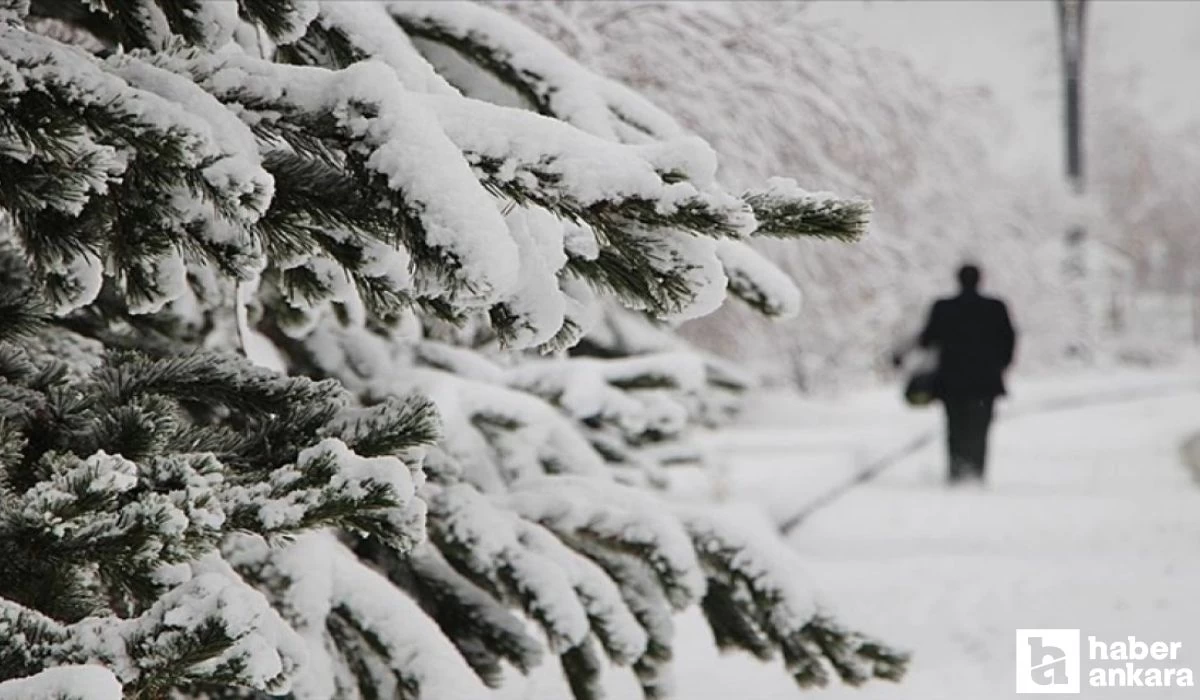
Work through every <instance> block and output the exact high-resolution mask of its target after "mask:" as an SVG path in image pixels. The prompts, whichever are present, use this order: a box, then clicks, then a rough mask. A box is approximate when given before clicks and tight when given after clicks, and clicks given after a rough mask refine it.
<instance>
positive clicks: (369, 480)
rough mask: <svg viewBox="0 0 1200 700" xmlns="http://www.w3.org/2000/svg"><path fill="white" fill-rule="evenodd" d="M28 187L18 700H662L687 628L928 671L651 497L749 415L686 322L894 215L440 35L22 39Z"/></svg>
mask: <svg viewBox="0 0 1200 700" xmlns="http://www.w3.org/2000/svg"><path fill="white" fill-rule="evenodd" d="M0 173H2V175H0V698H6V699H7V698H22V699H28V700H49V699H51V698H53V699H55V700H60V699H64V698H65V699H69V700H97V699H100V698H104V699H106V700H111V699H113V698H118V697H126V698H160V697H180V698H255V697H262V696H264V695H275V696H286V697H294V698H298V699H300V698H303V699H310V698H311V699H325V698H328V699H332V698H338V699H343V698H347V699H351V700H353V699H355V698H363V699H367V698H392V697H400V698H413V699H416V698H424V699H439V698H456V699H457V698H472V697H479V698H483V697H487V696H488V695H489V690H488V689H489V688H494V687H497V686H499V685H501V684H502V683H504V682H505V680H506V677H511V674H512V673H513V672H516V673H527V672H529V671H531V670H532V669H534V668H536V667H539V666H542V665H545V664H557V666H558V667H559V668H560V669H561V671H562V673H563V676H564V684H563V688H562V692H563V693H564V694H573V695H574V696H575V697H577V698H596V697H601V696H602V695H603V691H604V689H603V686H602V682H601V679H602V673H603V671H604V669H605V668H606V667H608V666H618V667H628V668H629V669H630V670H631V672H632V673H634V674H636V677H637V679H638V680H639V682H640V684H641V686H642V688H643V689H644V692H645V695H646V696H647V697H665V696H667V695H669V692H670V683H669V674H668V670H669V662H670V660H671V657H672V647H673V644H674V637H673V633H672V615H673V613H674V612H676V611H679V610H682V609H684V608H687V607H689V606H692V605H699V606H700V607H701V609H702V610H703V612H704V615H705V617H706V618H707V619H708V621H709V623H710V625H711V627H712V629H713V632H714V635H715V637H716V639H717V641H718V643H719V644H720V645H721V646H722V647H723V648H729V649H738V650H743V651H747V652H750V653H752V654H755V655H756V656H759V657H762V658H771V657H774V656H780V657H782V658H783V660H784V662H785V664H786V667H787V668H788V670H789V672H790V673H791V674H792V675H794V676H795V678H796V680H797V682H798V683H799V684H800V685H801V686H809V685H813V684H822V683H825V682H827V681H829V680H831V679H833V678H840V679H841V680H843V681H845V682H848V683H860V682H863V681H866V680H869V679H871V678H886V679H896V678H898V677H899V676H900V675H901V674H902V672H903V668H904V663H905V658H904V656H903V654H900V653H898V652H896V651H893V650H891V649H889V648H888V647H887V646H886V645H883V644H880V643H878V642H875V641H873V640H871V639H869V638H866V637H864V636H862V635H859V634H857V633H854V632H851V631H849V630H845V629H843V628H841V627H840V626H838V625H837V624H835V623H834V622H832V620H831V619H830V618H829V617H828V615H827V614H826V613H825V612H823V611H820V610H818V609H817V608H816V607H814V605H813V602H812V595H811V592H810V591H808V590H807V589H805V588H804V587H803V586H802V585H801V583H800V581H801V579H800V578H798V577H797V576H796V575H795V566H796V563H795V562H794V561H793V558H794V556H793V555H792V554H791V553H790V552H789V551H788V550H787V549H786V547H783V546H782V545H780V544H779V543H774V542H762V541H759V540H757V539H755V538H754V537H749V536H747V535H745V534H744V533H741V532H739V531H738V529H737V528H736V526H735V525H733V524H731V523H725V522H721V521H720V520H719V518H717V517H715V516H713V515H712V514H710V513H703V512H695V511H693V510H687V511H685V510H680V509H679V508H678V507H676V506H675V505H673V504H672V503H671V501H670V499H669V498H668V497H667V496H665V495H663V494H662V493H660V492H657V488H658V487H661V486H663V485H664V484H665V483H666V482H667V479H668V476H669V470H670V467H671V466H672V465H674V464H679V463H684V462H687V463H694V462H702V461H703V460H704V455H703V454H702V453H701V452H700V451H699V450H698V449H697V448H696V447H695V444H696V443H695V441H694V440H692V437H693V436H694V435H695V433H696V431H697V430H702V429H709V428H713V427H716V426H718V425H720V424H721V423H722V422H723V421H724V420H726V419H727V418H728V417H729V415H730V414H731V413H732V412H733V411H734V410H735V407H736V402H737V397H738V395H739V394H740V393H741V392H742V391H744V390H745V389H746V388H747V386H748V381H749V380H748V379H747V378H746V377H744V376H743V375H742V373H741V372H740V371H739V370H738V369H737V368H733V367H730V366H729V365H728V364H726V363H724V362H722V361H721V360H720V359H719V358H715V357H710V356H706V355H703V354H701V353H698V352H696V351H695V350H693V349H691V348H690V347H688V346H687V345H686V344H685V343H683V342H682V341H680V340H678V339H677V338H676V337H675V336H673V335H672V334H671V333H670V332H669V328H668V327H667V326H665V325H663V324H664V323H665V322H672V321H680V320H684V319H688V318H693V317H696V316H700V315H703V314H706V313H708V312H710V311H712V310H713V309H715V308H716V307H717V306H719V305H720V304H721V303H723V301H724V300H725V298H726V296H727V294H730V293H732V294H733V295H734V296H736V297H739V298H741V299H742V300H744V301H746V302H747V303H749V304H751V305H752V306H753V307H754V308H756V309H758V310H760V311H762V312H763V313H765V314H768V315H787V314H789V313H794V311H795V309H796V308H797V305H798V304H799V294H798V292H797V291H796V289H795V287H794V286H793V285H792V284H791V282H790V281H789V280H788V279H787V277H786V275H784V274H783V273H782V272H781V271H779V270H778V269H777V268H776V267H775V266H774V265H772V264H771V263H770V262H769V261H768V260H766V259H765V258H763V257H762V256H761V255H759V254H758V253H757V252H756V251H755V249H754V248H753V247H752V246H751V245H750V244H751V242H752V241H753V240H754V238H755V237H756V236H771V237H776V238H778V237H784V238H786V237H796V236H819V237H828V238H839V239H847V240H849V239H854V238H856V237H857V236H859V235H860V234H861V233H862V232H863V229H864V227H865V222H866V216H867V213H868V208H867V205H866V204H865V203H864V202H861V201H858V200H852V199H850V200H847V199H841V198H838V197H836V196H833V195H827V194H813V193H809V192H806V191H804V190H802V189H801V188H800V187H799V186H798V185H797V184H796V183H795V182H794V181H790V180H774V181H772V182H770V183H768V184H767V185H766V186H765V187H764V188H762V189H761V190H756V191H752V192H747V193H742V194H736V193H730V192H728V191H726V190H725V189H723V188H722V187H721V184H720V182H719V180H718V178H717V177H716V161H715V156H714V155H713V152H712V150H711V149H710V148H709V147H708V146H707V145H706V144H705V143H704V142H703V141H701V140H699V139H698V138H696V137H694V136H692V135H690V134H688V133H686V132H685V131H684V130H683V129H681V128H680V127H679V126H678V125H677V124H676V123H675V122H674V121H673V120H672V119H671V118H670V117H669V116H667V115H665V114H663V113H662V112H660V111H659V110H657V109H656V108H654V107H653V106H652V105H650V104H649V103H648V102H646V101H644V100H642V99H641V98H639V97H638V96H637V95H636V94H634V93H633V92H631V91H630V90H628V89H626V88H624V87H622V86H620V85H618V84H616V83H613V82H611V81H608V80H606V79H603V78H601V77H599V76H596V75H594V74H591V73H589V72H588V71H587V70H586V69H584V68H583V67H582V66H579V65H578V64H576V63H575V62H573V61H572V60H571V59H570V58H568V57H567V56H565V55H563V54H562V53H560V52H559V51H557V50H556V49H554V48H553V47H552V46H551V45H550V44H549V43H548V42H547V41H545V40H544V39H543V38H541V37H539V36H537V35H536V34H534V33H532V32H530V31H529V30H528V29H526V28H524V27H523V26H521V25H520V24H518V23H516V22H514V21H513V20H511V19H509V18H508V17H506V16H505V15H503V14H502V13H499V12H498V11H496V10H494V9H491V8H488V7H485V6H479V5H473V4H459V3H449V2H432V3H423V2H414V3H405V2H399V3H374V2H343V1H330V2H294V1H293V0H241V1H240V2H236V3H234V2H208V1H206V0H175V1H173V2H161V3H160V2H154V1H153V0H105V1H104V2H74V1H73V0H30V1H25V0H4V2H3V3H0ZM509 679H510V680H511V678H509Z"/></svg>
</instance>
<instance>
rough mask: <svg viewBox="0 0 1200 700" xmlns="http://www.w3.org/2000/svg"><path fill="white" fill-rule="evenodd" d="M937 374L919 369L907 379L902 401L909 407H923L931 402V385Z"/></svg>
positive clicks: (933, 371) (932, 394) (932, 398)
mask: <svg viewBox="0 0 1200 700" xmlns="http://www.w3.org/2000/svg"><path fill="white" fill-rule="evenodd" d="M936 377H937V372H936V371H935V370H931V369H919V370H917V371H915V372H913V373H912V374H911V375H909V377H908V382H906V383H905V385H904V400H905V401H906V402H908V405H909V406H925V405H928V404H930V403H932V402H933V400H934V398H936V397H935V396H934V393H933V383H934V380H935V378H936Z"/></svg>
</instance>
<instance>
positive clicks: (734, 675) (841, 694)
mask: <svg viewBox="0 0 1200 700" xmlns="http://www.w3.org/2000/svg"><path fill="white" fill-rule="evenodd" d="M1195 369H1196V368H1195V367H1194V366H1189V367H1185V368H1182V369H1178V370H1172V371H1157V372H1153V373H1151V372H1139V371H1124V370H1123V371H1115V370H1113V371H1105V372H1093V373H1091V374H1088V375H1077V376H1073V377H1071V378H1069V379H1046V378H1043V379H1039V380H1030V381H1025V382H1021V381H1019V380H1018V381H1016V382H1015V383H1014V386H1013V393H1014V395H1015V398H1014V400H1013V401H1011V402H1009V403H1008V404H1007V405H1006V406H1004V408H1003V409H1002V412H1003V415H1006V416H1007V417H1006V418H1004V419H1003V420H1001V422H1000V423H999V424H998V425H997V427H996V429H995V430H994V432H993V443H992V464H991V465H990V469H991V483H990V485H989V486H988V487H987V488H986V489H983V490H976V489H965V490H964V489H958V490H953V491H951V490H948V489H947V488H945V487H944V486H943V485H942V483H941V478H942V469H943V466H942V451H941V442H940V439H939V440H935V441H933V442H932V444H930V445H928V446H927V447H925V448H923V449H921V450H919V451H918V452H916V453H914V454H912V455H911V456H909V457H907V458H905V459H903V460H901V461H899V462H898V463H896V464H895V466H893V467H891V468H889V469H887V470H886V471H884V472H883V473H882V474H881V475H880V476H879V478H877V479H875V480H873V481H871V482H869V483H867V484H864V485H862V486H860V487H857V488H855V489H853V490H851V491H849V492H848V493H847V494H846V495H845V496H844V497H842V498H840V499H838V500H836V501H835V502H833V503H832V504H831V505H829V506H828V507H826V508H824V509H822V510H820V511H818V512H817V513H815V514H814V515H813V516H812V517H810V518H809V519H807V520H806V521H805V522H804V523H803V524H802V525H801V526H800V527H799V528H797V529H796V531H795V532H794V533H793V534H792V536H791V538H790V542H791V544H792V546H793V547H794V548H795V549H796V550H797V551H798V552H800V553H801V554H802V555H803V557H804V559H805V561H806V562H807V563H808V566H809V570H810V572H811V575H812V578H813V579H814V583H815V585H816V586H817V587H818V589H820V590H822V591H823V592H824V600H825V601H826V602H827V603H828V605H829V606H830V607H831V608H833V609H834V610H835V611H836V612H837V613H838V615H839V616H840V617H841V619H843V620H845V621H847V622H849V623H851V624H852V625H854V626H857V627H859V628H860V629H863V630H868V631H870V632H872V633H874V634H877V635H879V636H881V637H883V638H885V639H887V640H889V641H891V642H894V643H897V644H899V645H903V646H905V647H906V648H908V649H910V650H912V651H913V653H914V663H913V667H912V671H911V673H910V676H909V678H908V679H907V681H906V682H905V683H903V684H902V685H900V686H892V685H889V684H874V685H872V686H868V687H866V688H863V689H851V688H832V689H828V690H824V691H816V692H812V693H807V694H804V695H803V697H811V698H863V699H864V700H866V699H867V698H889V699H897V698H914V699H916V698H919V699H921V700H941V699H943V698H944V699H946V700H952V699H953V700H958V699H963V700H988V699H990V698H1001V697H1004V698H1007V697H1011V696H1014V691H1013V671H1014V661H1013V646H1014V630H1015V629H1016V628H1021V627H1045V628H1055V627H1066V628H1081V629H1082V630H1083V634H1084V636H1085V638H1086V636H1087V635H1089V634H1094V635H1096V636H1097V637H1101V638H1105V637H1108V638H1114V639H1119V638H1123V637H1125V636H1128V635H1135V636H1137V637H1138V638H1139V639H1143V640H1150V641H1154V640H1160V641H1181V642H1183V643H1184V646H1183V655H1182V656H1181V659H1180V662H1179V665H1187V666H1190V667H1192V668H1193V669H1194V670H1198V671H1200V629H1198V628H1197V625H1196V622H1197V620H1200V556H1198V554H1200V489H1198V488H1197V487H1196V485H1195V484H1194V483H1193V482H1192V481H1191V479H1190V475H1189V474H1188V472H1187V471H1186V470H1185V469H1184V468H1183V467H1182V465H1181V464H1180V460H1179V444H1180V442H1181V440H1182V439H1183V438H1184V437H1185V436H1186V435H1187V434H1189V433H1190V432H1194V431H1195V430H1197V429H1200V391H1195V389H1196V388H1200V387H1198V385H1197V377H1200V374H1198V373H1197V372H1196V371H1195ZM1189 388H1191V389H1192V390H1191V391H1189V390H1188V389H1189ZM1155 395H1156V396H1155ZM1138 396H1140V397H1141V398H1137V397H1138ZM1085 397H1091V398H1093V399H1099V400H1101V401H1102V402H1101V403H1098V404H1092V405H1090V406H1089V405H1086V404H1085V403H1084V402H1083V401H1081V399H1083V398H1085ZM1118 398H1123V400H1115V399H1118ZM749 418H750V420H751V425H750V426H748V427H746V428H743V429H741V430H739V431H736V432H735V433H734V434H732V435H731V436H730V437H729V438H728V439H725V440H724V441H723V443H722V445H723V448H724V453H725V455H726V466H725V469H724V471H723V476H722V478H721V480H720V485H719V487H718V489H717V495H718V496H719V497H721V498H723V499H725V501H726V503H727V506H726V507H727V508H730V509H732V510H735V511H736V512H738V513H740V514H742V516H743V517H744V519H745V520H747V521H753V520H757V521H759V522H760V524H761V525H762V526H763V527H769V526H770V525H771V522H777V521H779V520H781V519H782V518H784V517H786V516H787V515H789V514H791V513H793V512H794V511H795V510H796V509H797V508H800V507H802V506H803V505H804V504H805V503H806V502H810V501H812V500H813V499H814V498H816V497H818V496H819V495H820V494H821V493H823V492H825V491H826V490H827V489H828V488H830V487H832V486H834V485H836V484H837V483H838V482H839V481H841V480H844V479H845V478H847V476H848V475H850V474H853V473H854V471H855V470H857V469H861V468H862V466H863V465H866V464H869V463H870V462H871V461H872V460H873V459H874V458H875V457H877V456H879V455H881V454H884V453H886V452H887V451H889V450H894V449H895V448H896V446H897V445H899V444H901V443H903V442H904V441H911V439H912V436H913V435H914V434H919V433H920V432H921V431H927V430H931V429H937V428H938V427H940V416H939V414H938V413H937V412H936V411H935V410H930V411H906V410H905V409H904V408H903V407H901V406H900V405H899V403H898V401H897V400H896V398H895V396H894V392H888V393H882V392H877V393H871V394H862V395H858V396H854V397H850V398H848V399H845V400H842V401H839V402H836V403H834V404H832V405H831V404H829V403H822V402H803V401H798V400H796V399H789V398H781V397H775V398H773V399H770V400H765V401H764V402H763V403H761V404H760V405H759V406H758V407H756V409H755V410H754V411H752V413H751V415H750V417H749ZM692 496H693V497H701V496H702V494H700V493H698V492H697V493H693V494H692ZM680 634H682V635H684V636H685V639H686V641H685V642H683V643H682V646H683V648H684V650H683V653H682V654H681V658H680V659H679V664H678V667H677V671H678V681H679V691H680V692H679V697H682V698H688V699H689V700H726V699H734V698H736V699H739V700H775V699H778V698H796V697H801V695H800V694H799V693H798V692H797V691H796V689H795V688H794V686H792V684H791V682H790V680H789V679H788V678H787V677H786V676H785V675H784V674H783V672H782V670H781V669H777V668H776V669H763V668H762V666H760V665H759V664H758V663H757V662H755V661H752V660H750V659H745V658H739V657H736V656H731V657H721V658H718V657H717V656H716V654H715V651H714V650H713V648H712V644H711V640H710V639H709V636H708V633H707V630H706V629H705V628H704V626H703V622H702V621H701V620H700V618H699V617H698V616H689V617H685V618H684V619H683V620H681V628H680ZM1082 697H1085V698H1088V697H1099V698H1140V697H1146V698H1182V697H1197V689H1196V688H1191V689H1144V690H1131V689H1112V690H1092V689H1089V688H1086V687H1085V688H1084V690H1083V694H1082Z"/></svg>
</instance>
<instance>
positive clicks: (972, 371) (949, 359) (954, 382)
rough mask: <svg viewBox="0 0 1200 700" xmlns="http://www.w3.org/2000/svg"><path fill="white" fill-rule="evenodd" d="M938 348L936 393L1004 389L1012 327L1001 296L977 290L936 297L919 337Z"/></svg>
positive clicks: (982, 393) (967, 394) (974, 394)
mask: <svg viewBox="0 0 1200 700" xmlns="http://www.w3.org/2000/svg"><path fill="white" fill-rule="evenodd" d="M918 342H919V343H920V345H921V347H923V348H937V350H938V367H937V373H936V375H935V378H934V386H933V390H934V395H935V396H937V397H938V398H942V399H945V398H993V397H996V396H1001V395H1003V394H1004V393H1005V390H1004V370H1005V368H1007V367H1008V366H1009V365H1010V364H1012V359H1013V350H1014V349H1015V347H1016V331H1014V330H1013V326H1012V322H1011V321H1010V320H1009V318H1008V309H1007V308H1006V307H1005V306H1004V302H1002V301H1000V300H999V299H992V298H990V297H985V296H983V295H981V294H978V293H976V292H963V293H961V294H959V295H958V296H956V297H951V298H949V299H939V300H938V301H937V302H935V303H934V305H933V308H932V309H931V310H930V312H929V321H928V323H926V324H925V330H923V331H921V336H920V338H919V339H918Z"/></svg>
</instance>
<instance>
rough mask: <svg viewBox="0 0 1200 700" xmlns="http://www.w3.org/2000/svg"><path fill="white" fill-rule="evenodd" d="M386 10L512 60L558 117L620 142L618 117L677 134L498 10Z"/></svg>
mask: <svg viewBox="0 0 1200 700" xmlns="http://www.w3.org/2000/svg"><path fill="white" fill-rule="evenodd" d="M388 9H389V11H390V12H391V13H392V15H393V16H395V17H396V18H397V19H398V20H399V21H400V23H401V25H402V26H405V27H406V28H409V30H410V33H415V34H417V35H418V36H419V35H421V32H420V31H414V29H416V28H420V27H426V28H429V29H432V30H434V32H435V33H437V34H439V35H446V36H449V37H453V38H455V39H459V40H462V39H469V40H470V41H471V42H473V43H476V44H479V45H480V46H483V47H486V49H487V50H488V51H490V52H492V53H495V54H497V55H498V56H503V60H504V61H505V62H506V63H507V64H508V65H510V66H511V67H512V68H513V70H514V72H515V73H516V75H517V76H519V78H520V80H522V81H523V86H524V87H526V88H527V89H528V90H530V91H531V92H532V93H534V94H535V95H536V96H537V97H538V99H540V100H544V101H545V102H547V103H548V104H549V106H550V110H551V111H552V112H553V113H554V114H555V115H556V116H558V117H559V118H560V119H562V120H564V121H566V122H567V123H569V124H573V125H574V126H576V127H577V128H579V129H583V130H584V131H587V132H589V133H593V134H596V135H597V136H600V137H602V138H605V139H607V140H609V141H620V140H622V139H619V138H618V133H619V126H620V124H621V123H622V122H626V123H628V124H637V125H638V126H639V127H640V129H639V131H640V132H641V134H642V136H643V138H645V137H647V136H650V135H653V136H654V137H657V138H663V137H670V136H677V135H679V134H681V133H682V130H681V129H680V128H679V126H678V125H677V124H676V123H675V121H674V120H673V119H671V117H669V116H668V115H666V114H665V113H664V112H662V111H661V110H659V109H657V108H656V107H654V106H653V105H651V104H650V103H649V102H648V101H647V100H645V99H644V98H642V97H641V96H639V95H637V94H636V93H635V92H634V91H633V90H630V89H629V88H627V87H625V86H624V85H621V84H620V83H617V82H615V81H611V80H608V79H606V78H603V77H601V76H600V75H597V74H596V73H593V72H591V71H589V70H588V69H586V68H584V67H583V66H582V65H580V64H579V63H577V62H575V61H574V60H572V59H571V58H570V57H569V56H567V55H566V54H565V53H563V52H562V51H561V50H559V49H558V48H557V47H556V46H554V44H553V43H551V42H550V41H549V40H547V39H546V38H545V37H542V36H540V35H539V34H538V33H536V32H534V31H532V30H531V29H529V28H528V27H526V26H525V25H523V24H521V23H520V22H518V21H516V20H514V19H512V18H511V17H508V16H507V15H505V14H503V13H501V12H498V11H496V10H493V9H490V8H487V7H485V6H482V5H477V4H475V3H468V2H446V1H445V0H433V1H432V2H430V1H425V2H412V1H407V2H393V3H389V4H388Z"/></svg>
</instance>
